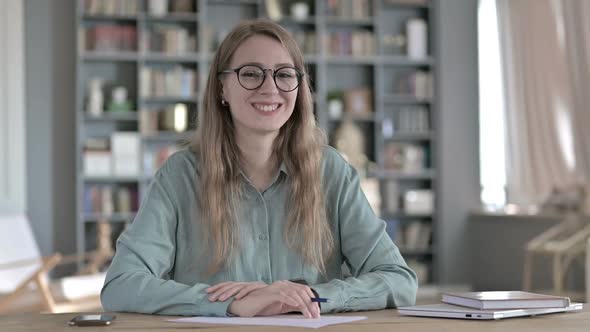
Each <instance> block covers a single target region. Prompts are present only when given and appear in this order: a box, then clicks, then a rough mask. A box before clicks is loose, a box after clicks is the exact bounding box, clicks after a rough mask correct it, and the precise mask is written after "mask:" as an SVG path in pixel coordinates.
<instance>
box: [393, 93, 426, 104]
mask: <svg viewBox="0 0 590 332" xmlns="http://www.w3.org/2000/svg"><path fill="white" fill-rule="evenodd" d="M383 102H384V103H386V104H400V105H430V104H431V103H433V100H432V98H428V99H423V98H417V97H415V96H411V95H400V94H387V95H385V96H383Z"/></svg>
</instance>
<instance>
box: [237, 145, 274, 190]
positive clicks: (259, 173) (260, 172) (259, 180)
mask: <svg viewBox="0 0 590 332" xmlns="http://www.w3.org/2000/svg"><path fill="white" fill-rule="evenodd" d="M275 137H276V135H257V136H249V137H244V136H243V135H236V141H237V144H238V147H239V149H240V152H241V153H242V157H243V165H242V167H243V168H244V169H243V171H244V172H245V173H246V176H247V177H248V178H249V179H250V182H252V183H253V184H254V186H256V188H257V189H259V190H264V189H266V187H268V186H269V185H270V181H271V180H272V178H273V176H274V174H275V172H276V170H277V167H278V163H277V161H276V158H275V156H273V142H274V139H275Z"/></svg>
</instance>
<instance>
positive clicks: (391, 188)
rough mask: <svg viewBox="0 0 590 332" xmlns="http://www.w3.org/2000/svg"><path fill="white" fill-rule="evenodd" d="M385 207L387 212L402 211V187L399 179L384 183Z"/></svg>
mask: <svg viewBox="0 0 590 332" xmlns="http://www.w3.org/2000/svg"><path fill="white" fill-rule="evenodd" d="M383 196H384V198H385V199H384V202H383V209H384V211H385V212H386V214H390V215H392V214H396V213H398V212H399V211H400V205H401V204H400V189H399V185H398V183H397V181H394V180H388V181H385V183H384V185H383Z"/></svg>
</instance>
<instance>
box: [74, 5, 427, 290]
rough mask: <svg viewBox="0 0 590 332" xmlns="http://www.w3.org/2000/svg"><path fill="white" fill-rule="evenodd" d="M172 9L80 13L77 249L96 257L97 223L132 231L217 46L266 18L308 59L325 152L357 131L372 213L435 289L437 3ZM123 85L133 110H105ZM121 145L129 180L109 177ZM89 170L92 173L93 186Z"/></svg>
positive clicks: (97, 8)
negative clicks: (240, 26)
mask: <svg viewBox="0 0 590 332" xmlns="http://www.w3.org/2000/svg"><path fill="white" fill-rule="evenodd" d="M168 2H169V4H168V11H167V13H160V14H158V15H156V14H153V13H152V12H150V0H123V1H122V2H116V1H113V0H79V1H78V6H77V7H78V8H77V27H78V30H79V31H78V36H79V37H78V49H77V64H76V66H77V83H78V84H77V87H78V88H77V89H78V91H77V101H76V105H77V120H76V121H77V122H76V123H77V170H78V174H77V192H78V195H77V196H78V203H77V216H78V217H77V218H78V225H79V227H78V231H77V249H78V251H79V252H82V251H84V250H91V249H93V248H92V247H91V245H92V244H93V243H95V242H96V240H95V239H94V234H92V232H93V230H95V229H96V223H100V222H107V223H112V224H113V225H114V226H113V235H112V238H113V239H115V238H116V237H117V236H118V233H119V232H120V231H122V230H123V229H124V227H125V224H126V223H128V222H130V221H131V220H132V219H133V217H134V214H135V211H136V207H137V206H138V204H139V202H140V201H141V199H142V197H143V194H144V193H145V190H146V188H147V186H148V185H149V183H150V180H151V176H152V175H153V174H154V173H155V171H156V170H157V168H158V167H159V166H160V165H161V164H162V163H163V162H164V161H165V159H166V158H167V156H169V155H170V154H171V153H173V152H174V151H176V149H177V148H178V144H179V143H181V142H183V141H185V140H186V139H188V138H189V137H190V136H189V135H190V132H191V131H192V129H193V128H195V126H196V121H198V119H197V118H196V117H197V111H198V109H199V107H200V102H201V100H202V94H203V88H204V86H205V82H206V78H207V74H208V69H209V64H210V62H211V59H212V54H213V52H214V50H215V49H216V47H217V44H218V43H219V41H220V40H221V39H222V38H223V36H224V35H225V34H226V33H227V32H228V31H229V30H230V29H231V27H232V26H233V24H235V22H238V21H240V20H243V19H249V18H256V17H268V18H271V19H274V20H276V21H277V22H278V23H279V24H281V25H283V26H284V27H285V28H287V29H288V30H289V31H291V32H292V33H293V35H294V36H295V38H296V40H297V41H298V43H299V44H300V46H301V48H302V50H303V52H304V54H305V59H306V66H307V70H308V72H309V75H310V78H311V82H312V88H313V91H314V102H315V111H316V118H317V121H318V123H319V124H320V126H321V127H323V128H324V129H325V130H326V132H327V133H328V135H329V138H330V144H332V145H336V140H335V139H336V137H335V136H336V134H337V133H338V130H339V129H340V128H342V127H343V126H344V125H345V124H347V125H349V124H350V123H352V126H353V127H354V128H356V129H355V130H359V131H360V132H362V134H363V135H362V136H363V137H364V144H363V148H364V152H365V154H366V157H367V160H368V163H367V164H366V165H364V166H363V169H362V170H361V173H362V174H365V175H366V178H367V179H369V180H368V181H376V183H377V184H378V186H377V187H374V188H377V191H378V192H377V195H378V196H379V197H380V199H379V200H380V204H377V205H376V206H375V209H376V212H377V213H378V214H379V215H380V217H381V218H382V219H384V220H385V221H386V222H387V231H388V233H389V234H390V236H392V238H394V239H395V240H396V241H397V243H398V245H399V246H400V250H401V251H402V254H403V255H404V257H405V258H406V259H407V260H408V262H409V263H410V264H411V265H412V267H414V268H415V269H416V270H417V271H418V272H419V273H420V274H421V276H420V278H421V284H425V283H435V282H436V281H437V276H436V270H435V262H436V259H437V256H436V252H435V251H434V250H433V248H434V246H433V243H434V242H436V236H435V235H436V221H437V210H436V206H437V204H436V201H437V200H436V192H437V186H436V182H437V173H438V172H437V167H436V166H437V165H436V163H435V161H436V153H437V150H436V149H437V146H436V143H437V142H436V137H437V132H436V129H437V128H436V119H437V118H438V116H437V115H436V99H435V97H434V96H435V93H434V91H435V89H434V88H433V83H432V81H433V79H432V77H433V74H434V73H436V65H435V63H436V54H433V52H432V50H434V47H433V41H432V38H430V36H433V34H432V33H431V31H430V30H431V26H432V24H431V23H432V16H433V7H434V6H435V5H436V3H435V2H431V1H428V0H424V1H422V0H299V1H266V0H242V1H238V0H236V1H230V0H176V1H175V0H169V1H168ZM117 3H118V4H117ZM301 3H303V4H306V5H307V14H306V15H304V16H303V17H302V16H299V17H296V16H294V15H292V14H291V9H292V8H293V7H296V6H295V5H296V4H301ZM416 18H419V19H421V20H422V22H425V23H426V26H427V31H428V38H427V40H428V42H427V47H426V48H427V50H428V51H427V53H426V54H424V55H423V56H421V57H416V56H408V51H407V49H409V46H407V45H408V37H407V34H406V26H407V23H408V22H409V20H411V19H416ZM105 31H106V32H105ZM112 36H116V37H112ZM404 45H405V46H404ZM95 78H100V82H99V83H100V84H101V85H102V88H103V89H102V90H103V92H104V93H103V94H104V95H103V100H102V109H103V111H102V112H96V110H95V112H94V113H95V114H93V113H92V112H91V110H90V109H89V107H91V106H90V104H91V102H90V99H91V97H90V95H91V94H92V93H91V92H90V91H91V90H90V88H89V85H91V81H93V79H95ZM99 83H96V84H99ZM121 86H122V87H124V88H125V89H126V92H127V99H126V102H127V103H126V105H127V108H125V110H123V111H114V110H113V111H108V110H106V109H108V107H109V106H108V105H109V103H110V102H111V101H112V99H113V97H114V96H112V94H113V91H114V90H115V89H116V87H121ZM98 99H100V98H98ZM99 104H100V103H99ZM355 105H356V106H355ZM121 133H122V134H129V135H128V136H130V137H127V136H125V135H120V134H121ZM118 136H122V138H121V140H123V142H125V140H128V141H129V142H131V143H130V144H131V145H132V146H135V147H136V151H126V149H125V146H127V145H123V147H122V148H121V149H120V150H121V151H118V150H117V151H118V152H117V153H120V156H122V157H121V158H125V155H126V154H127V158H137V159H138V160H139V162H138V165H134V166H133V167H130V169H126V167H125V165H121V166H120V167H121V168H122V171H123V172H122V173H121V174H114V173H112V170H111V173H108V172H107V170H106V168H107V167H106V165H109V164H113V163H114V161H113V160H115V159H117V158H119V156H118V155H115V150H116V148H115V147H116V146H121V145H122V144H121V142H118V141H117V138H116V137H118ZM113 137H115V139H113ZM109 158H110V159H109ZM89 160H90V161H91V162H92V165H94V166H93V167H91V168H94V169H91V172H90V174H88V172H87V171H88V170H87V168H88V167H87V164H88V163H89ZM101 165H102V166H101ZM367 196H370V195H369V194H368V195H367ZM412 197H414V200H412ZM104 199H106V200H109V202H108V203H106V204H105V202H104ZM105 205H106V207H105Z"/></svg>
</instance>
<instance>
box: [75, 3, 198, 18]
mask: <svg viewBox="0 0 590 332" xmlns="http://www.w3.org/2000/svg"><path fill="white" fill-rule="evenodd" d="M147 1H150V2H151V1H154V0H147ZM165 2H166V3H167V5H168V6H167V8H165V10H166V11H170V12H176V13H191V12H195V8H194V0H166V1H165ZM142 4H144V1H142V0H84V13H85V14H87V15H122V16H129V15H137V14H138V13H139V11H140V10H141V6H142ZM148 4H149V2H148ZM147 7H148V8H146V9H151V7H152V6H147ZM152 11H153V10H152Z"/></svg>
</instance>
